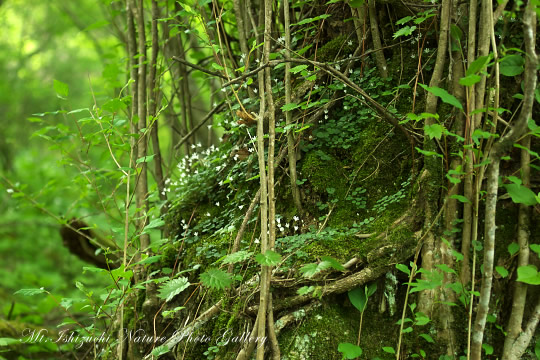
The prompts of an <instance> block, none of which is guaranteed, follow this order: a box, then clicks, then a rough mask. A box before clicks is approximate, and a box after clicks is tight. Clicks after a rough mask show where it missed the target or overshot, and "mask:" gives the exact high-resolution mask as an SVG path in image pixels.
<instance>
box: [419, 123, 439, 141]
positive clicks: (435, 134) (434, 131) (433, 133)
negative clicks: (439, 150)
mask: <svg viewBox="0 0 540 360" xmlns="http://www.w3.org/2000/svg"><path fill="white" fill-rule="evenodd" d="M443 132H444V128H443V127H442V126H441V125H439V124H433V125H425V126H424V133H425V134H426V135H427V136H428V137H429V138H430V139H433V138H435V139H437V140H440V139H441V136H442V134H443Z"/></svg>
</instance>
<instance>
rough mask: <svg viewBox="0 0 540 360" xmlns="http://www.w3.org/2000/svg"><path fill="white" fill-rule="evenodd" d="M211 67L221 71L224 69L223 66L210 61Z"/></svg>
mask: <svg viewBox="0 0 540 360" xmlns="http://www.w3.org/2000/svg"><path fill="white" fill-rule="evenodd" d="M212 67H213V68H214V69H216V70H219V71H223V70H225V68H224V67H223V66H221V65H219V64H216V63H212Z"/></svg>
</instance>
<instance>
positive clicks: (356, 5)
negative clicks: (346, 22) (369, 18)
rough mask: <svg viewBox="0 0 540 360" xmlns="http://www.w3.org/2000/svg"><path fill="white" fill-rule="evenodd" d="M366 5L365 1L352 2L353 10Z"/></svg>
mask: <svg viewBox="0 0 540 360" xmlns="http://www.w3.org/2000/svg"><path fill="white" fill-rule="evenodd" d="M365 3H366V1H365V0H352V1H351V2H350V5H351V7H352V8H355V9H356V8H359V7H361V6H364V4H365Z"/></svg>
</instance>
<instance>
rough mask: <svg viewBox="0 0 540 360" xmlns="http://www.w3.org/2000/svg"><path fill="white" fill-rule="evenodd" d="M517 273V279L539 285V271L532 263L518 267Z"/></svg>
mask: <svg viewBox="0 0 540 360" xmlns="http://www.w3.org/2000/svg"><path fill="white" fill-rule="evenodd" d="M517 274H518V277H517V281H520V282H522V283H525V284H529V285H540V273H539V272H538V269H537V268H536V266H534V265H527V266H520V267H518V269H517Z"/></svg>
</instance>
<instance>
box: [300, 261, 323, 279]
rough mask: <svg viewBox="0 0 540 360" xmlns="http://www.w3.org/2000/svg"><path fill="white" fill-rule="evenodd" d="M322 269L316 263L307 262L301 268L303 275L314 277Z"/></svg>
mask: <svg viewBox="0 0 540 360" xmlns="http://www.w3.org/2000/svg"><path fill="white" fill-rule="evenodd" d="M320 271H321V269H319V265H318V264H315V263H310V264H306V265H304V266H302V267H301V268H300V272H301V273H302V275H303V276H304V277H308V278H310V277H312V276H313V275H315V274H316V273H318V272H320Z"/></svg>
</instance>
